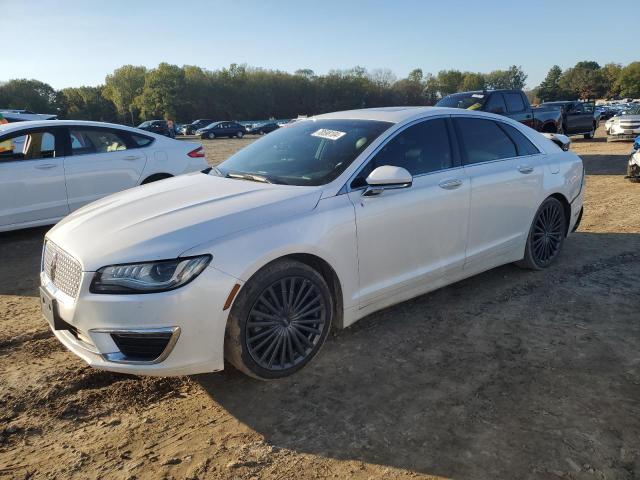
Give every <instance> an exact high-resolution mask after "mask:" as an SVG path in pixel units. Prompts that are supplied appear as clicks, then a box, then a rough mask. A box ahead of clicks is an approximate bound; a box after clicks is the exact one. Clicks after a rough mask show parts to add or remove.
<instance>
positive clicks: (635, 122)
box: [605, 104, 640, 141]
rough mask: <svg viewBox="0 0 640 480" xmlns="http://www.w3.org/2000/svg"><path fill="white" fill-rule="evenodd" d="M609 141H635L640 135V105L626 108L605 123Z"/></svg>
mask: <svg viewBox="0 0 640 480" xmlns="http://www.w3.org/2000/svg"><path fill="white" fill-rule="evenodd" d="M605 129H606V131H607V134H608V140H609V141H615V140H634V139H635V138H636V137H637V136H638V135H640V104H634V105H632V106H630V107H629V108H626V109H625V110H624V111H623V112H621V113H620V114H619V115H616V116H614V117H612V118H610V119H609V120H607V121H606V122H605Z"/></svg>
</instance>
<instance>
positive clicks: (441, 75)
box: [437, 70, 464, 97]
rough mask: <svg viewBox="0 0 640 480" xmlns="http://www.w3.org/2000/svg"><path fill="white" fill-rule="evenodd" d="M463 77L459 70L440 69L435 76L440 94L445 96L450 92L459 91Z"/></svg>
mask: <svg viewBox="0 0 640 480" xmlns="http://www.w3.org/2000/svg"><path fill="white" fill-rule="evenodd" d="M463 79H464V77H463V75H462V72H461V71H460V70H440V71H439V72H438V76H437V80H438V91H439V93H440V96H442V97H446V96H447V95H450V94H452V93H455V92H459V91H460V88H461V87H462V81H463Z"/></svg>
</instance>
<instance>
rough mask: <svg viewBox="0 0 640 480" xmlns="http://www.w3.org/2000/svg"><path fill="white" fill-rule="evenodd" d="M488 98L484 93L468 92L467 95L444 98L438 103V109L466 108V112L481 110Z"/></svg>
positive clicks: (459, 94)
mask: <svg viewBox="0 0 640 480" xmlns="http://www.w3.org/2000/svg"><path fill="white" fill-rule="evenodd" d="M486 99H487V96H486V95H485V94H484V93H477V92H466V93H454V94H453V95H449V96H447V97H444V98H443V99H442V100H440V101H439V102H438V103H436V107H451V108H464V109H466V110H480V109H481V108H482V107H483V105H484V102H485V101H486Z"/></svg>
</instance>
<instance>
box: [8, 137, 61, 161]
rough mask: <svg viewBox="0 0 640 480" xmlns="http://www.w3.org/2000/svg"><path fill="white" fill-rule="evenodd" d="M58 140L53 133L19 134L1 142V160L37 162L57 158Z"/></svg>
mask: <svg viewBox="0 0 640 480" xmlns="http://www.w3.org/2000/svg"><path fill="white" fill-rule="evenodd" d="M55 144H56V139H55V136H54V134H53V132H47V131H39V132H29V133H26V134H25V133H18V134H16V135H14V136H13V137H9V138H7V139H5V140H2V141H0V160H37V159H39V158H55V157H56V156H59V155H57V154H56V147H55Z"/></svg>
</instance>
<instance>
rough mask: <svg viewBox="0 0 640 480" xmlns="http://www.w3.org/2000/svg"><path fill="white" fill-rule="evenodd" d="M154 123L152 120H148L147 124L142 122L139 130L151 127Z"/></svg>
mask: <svg viewBox="0 0 640 480" xmlns="http://www.w3.org/2000/svg"><path fill="white" fill-rule="evenodd" d="M152 123H153V122H152V121H151V120H147V121H146V122H142V123H141V124H140V125H138V128H144V127H149V126H151V124H152Z"/></svg>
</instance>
